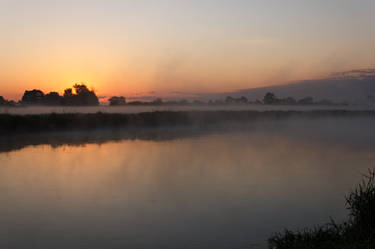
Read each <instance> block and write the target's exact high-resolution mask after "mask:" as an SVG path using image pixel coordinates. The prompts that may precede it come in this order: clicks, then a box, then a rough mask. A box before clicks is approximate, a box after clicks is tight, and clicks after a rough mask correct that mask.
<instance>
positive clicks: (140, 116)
mask: <svg viewBox="0 0 375 249" xmlns="http://www.w3.org/2000/svg"><path fill="white" fill-rule="evenodd" d="M358 117H374V118H375V111H348V110H317V111H264V112H261V111H178V112H171V111H163V112H159V111H157V112H145V113H136V114H112V113H100V112H99V113H95V114H84V113H71V114H56V113H51V114H39V115H12V114H0V134H19V133H38V132H46V131H47V132H54V131H86V130H98V129H107V128H108V129H129V128H140V127H143V128H158V127H177V126H200V127H205V126H208V125H214V124H224V123H249V122H254V121H279V120H288V119H292V118H300V119H322V118H358Z"/></svg>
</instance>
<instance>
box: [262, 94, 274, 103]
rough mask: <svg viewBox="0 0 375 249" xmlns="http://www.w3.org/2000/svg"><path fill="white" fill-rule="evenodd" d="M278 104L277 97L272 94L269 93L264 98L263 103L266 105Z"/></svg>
mask: <svg viewBox="0 0 375 249" xmlns="http://www.w3.org/2000/svg"><path fill="white" fill-rule="evenodd" d="M276 102H277V98H276V96H275V94H273V93H271V92H268V93H266V95H264V98H263V103H264V104H268V105H269V104H275V103H276Z"/></svg>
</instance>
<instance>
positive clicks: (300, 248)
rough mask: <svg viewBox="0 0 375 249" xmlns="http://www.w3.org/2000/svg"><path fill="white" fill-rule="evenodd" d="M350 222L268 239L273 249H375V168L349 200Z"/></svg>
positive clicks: (285, 232) (332, 222) (285, 233)
mask: <svg viewBox="0 0 375 249" xmlns="http://www.w3.org/2000/svg"><path fill="white" fill-rule="evenodd" d="M345 199H346V208H347V209H348V210H349V217H348V220H347V221H346V222H344V223H342V224H337V223H336V222H335V221H333V220H331V221H330V222H329V223H327V224H325V225H323V226H320V227H315V228H311V229H305V230H303V231H296V232H293V231H290V230H285V231H284V232H283V233H278V234H275V235H274V236H272V237H271V238H269V239H268V246H269V248H270V249H321V248H324V249H336V248H337V249H372V248H375V168H374V169H372V170H371V169H370V170H369V172H368V173H367V174H365V175H364V176H363V180H362V182H361V183H359V184H358V185H357V187H356V188H355V189H354V190H352V191H351V192H350V193H349V194H348V195H347V196H346V197H345Z"/></svg>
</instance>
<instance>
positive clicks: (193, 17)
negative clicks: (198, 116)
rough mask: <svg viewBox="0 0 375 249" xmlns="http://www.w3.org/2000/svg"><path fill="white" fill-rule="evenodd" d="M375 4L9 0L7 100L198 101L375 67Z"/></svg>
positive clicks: (4, 16) (5, 5)
mask: <svg viewBox="0 0 375 249" xmlns="http://www.w3.org/2000/svg"><path fill="white" fill-rule="evenodd" d="M374 10H375V2H374V1H371V0H362V1H349V0H331V1H321V0H317V1H301V0H288V1H276V0H273V1H258V0H254V1H242V0H238V1H222V0H220V1H219V0H215V1H209V0H200V1H195V0H190V1H173V0H157V1H156V0H150V1H143V0H139V1H125V0H124V1H114V0H107V1H97V0H96V1H94V0H91V1H88V0H75V1H71V0H67V1H55V0H49V1H47V0H35V1H27V0H24V1H17V0H12V1H10V0H0V32H1V39H0V51H1V53H2V54H1V57H0V93H1V95H4V96H5V97H7V98H9V99H19V98H20V97H21V96H22V94H23V91H24V90H25V89H34V88H39V89H42V90H44V91H45V92H47V91H52V90H57V91H59V92H62V91H63V90H64V89H65V88H66V87H69V86H71V85H72V83H74V82H85V83H86V84H87V85H88V86H90V87H93V88H95V89H96V91H97V93H98V95H99V96H110V95H126V96H149V95H151V96H191V95H195V94H197V93H215V92H225V91H234V90H238V89H246V88H252V87H259V86H267V85H272V84H282V83H285V82H290V81H295V80H300V79H311V78H318V77H323V76H325V75H327V74H329V73H331V72H335V71H345V70H351V69H353V68H368V67H373V66H374V63H375V59H374V58H375V30H374V28H373V24H374V23H375V16H374V15H373V12H374Z"/></svg>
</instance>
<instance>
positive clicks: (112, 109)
mask: <svg viewBox="0 0 375 249" xmlns="http://www.w3.org/2000/svg"><path fill="white" fill-rule="evenodd" d="M343 109H345V110H375V105H352V106H340V105H337V106H335V105H329V106H321V105H318V106H315V105H311V106H303V105H293V106H290V105H255V104H254V105H187V106H173V105H170V106H169V105H161V106H157V105H154V106H88V107H75V106H29V107H1V106H0V114H1V113H8V114H16V115H28V114H48V113H97V112H103V113H141V112H153V111H218V110H223V111H246V110H254V111H270V110H273V111H292V110H295V111H309V110H343Z"/></svg>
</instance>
